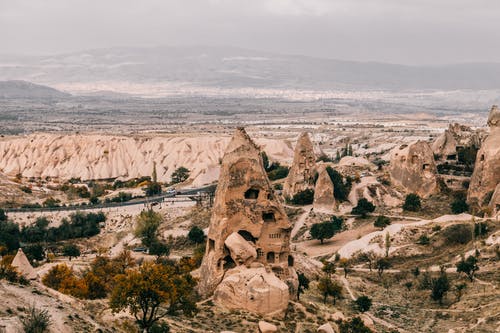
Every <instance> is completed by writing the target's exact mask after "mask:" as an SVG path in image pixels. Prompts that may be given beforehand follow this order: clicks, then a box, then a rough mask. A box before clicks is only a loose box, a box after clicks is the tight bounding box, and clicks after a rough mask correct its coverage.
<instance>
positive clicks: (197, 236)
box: [188, 226, 205, 244]
mask: <svg viewBox="0 0 500 333" xmlns="http://www.w3.org/2000/svg"><path fill="white" fill-rule="evenodd" d="M188 238H189V240H190V241H191V242H193V243H195V244H201V243H203V241H204V240H205V233H204V232H203V230H202V229H201V228H200V227H198V226H194V227H192V228H191V230H189V233H188Z"/></svg>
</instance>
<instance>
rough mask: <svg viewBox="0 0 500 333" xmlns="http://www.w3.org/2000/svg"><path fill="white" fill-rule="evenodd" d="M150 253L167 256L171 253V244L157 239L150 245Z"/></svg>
mask: <svg viewBox="0 0 500 333" xmlns="http://www.w3.org/2000/svg"><path fill="white" fill-rule="evenodd" d="M149 254H152V255H154V256H158V257H161V256H166V257H167V256H168V255H169V254H170V246H168V244H167V243H165V242H162V241H160V240H158V239H155V240H154V241H153V242H152V243H151V244H150V246H149Z"/></svg>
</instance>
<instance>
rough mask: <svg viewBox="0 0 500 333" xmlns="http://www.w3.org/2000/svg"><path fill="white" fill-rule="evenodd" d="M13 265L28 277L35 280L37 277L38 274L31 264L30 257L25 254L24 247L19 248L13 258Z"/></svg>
mask: <svg viewBox="0 0 500 333" xmlns="http://www.w3.org/2000/svg"><path fill="white" fill-rule="evenodd" d="M11 266H12V267H14V268H16V269H17V271H18V272H19V273H20V274H21V275H22V276H24V277H25V278H27V279H30V280H35V279H36V278H37V274H36V272H35V270H34V269H33V266H31V264H30V262H29V260H28V258H27V257H26V255H25V254H24V251H23V249H21V248H19V250H17V253H16V256H15V257H14V259H13V260H12V264H11Z"/></svg>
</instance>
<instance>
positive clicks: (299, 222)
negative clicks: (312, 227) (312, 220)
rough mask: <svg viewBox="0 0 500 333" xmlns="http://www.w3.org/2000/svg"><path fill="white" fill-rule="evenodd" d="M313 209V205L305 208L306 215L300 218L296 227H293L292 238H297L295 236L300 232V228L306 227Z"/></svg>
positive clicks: (303, 214)
mask: <svg viewBox="0 0 500 333" xmlns="http://www.w3.org/2000/svg"><path fill="white" fill-rule="evenodd" d="M311 208H312V205H309V206H304V207H303V209H304V213H302V214H301V215H300V216H299V217H298V219H297V221H296V222H295V225H294V226H293V229H292V234H291V238H293V237H295V235H297V232H299V230H300V228H302V227H303V226H304V223H305V222H306V219H307V217H308V216H309V212H310V210H311Z"/></svg>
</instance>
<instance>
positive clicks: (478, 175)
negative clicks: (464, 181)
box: [467, 105, 500, 206]
mask: <svg viewBox="0 0 500 333" xmlns="http://www.w3.org/2000/svg"><path fill="white" fill-rule="evenodd" d="M488 126H489V127H490V133H489V135H488V137H487V138H486V139H485V140H484V142H483V144H482V145H481V149H479V151H478V152H477V157H476V164H475V165H474V172H473V174H472V178H471V181H470V185H469V191H468V194H467V200H468V201H469V203H471V204H476V205H479V206H482V205H487V204H488V202H484V200H485V198H487V197H488V196H489V194H490V192H493V191H495V188H496V187H497V185H498V183H500V110H499V109H498V107H497V106H496V105H494V106H493V107H492V108H491V111H490V115H489V117H488Z"/></svg>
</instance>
